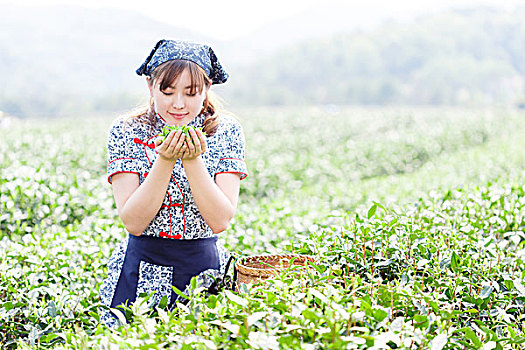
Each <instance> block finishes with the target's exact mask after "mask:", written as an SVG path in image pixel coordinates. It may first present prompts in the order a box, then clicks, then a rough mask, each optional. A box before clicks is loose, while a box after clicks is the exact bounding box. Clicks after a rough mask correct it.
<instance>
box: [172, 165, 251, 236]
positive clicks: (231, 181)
mask: <svg viewBox="0 0 525 350" xmlns="http://www.w3.org/2000/svg"><path fill="white" fill-rule="evenodd" d="M182 164H183V165H184V170H185V171H186V176H187V178H188V182H189V183H190V188H191V193H192V195H193V199H194V200H195V203H196V204H197V207H198V208H199V211H200V213H201V215H202V217H203V218H204V220H205V221H206V223H207V224H208V226H209V227H210V228H211V230H212V231H213V233H219V232H222V231H224V230H226V228H228V225H229V224H230V220H231V219H232V218H233V216H234V215H235V211H236V209H237V200H238V198H239V187H240V181H241V180H240V175H239V174H218V175H217V176H216V179H215V182H214V181H213V179H212V178H211V177H210V175H209V173H208V171H207V169H206V167H205V165H204V162H203V161H202V159H201V157H197V158H194V159H191V160H183V161H182Z"/></svg>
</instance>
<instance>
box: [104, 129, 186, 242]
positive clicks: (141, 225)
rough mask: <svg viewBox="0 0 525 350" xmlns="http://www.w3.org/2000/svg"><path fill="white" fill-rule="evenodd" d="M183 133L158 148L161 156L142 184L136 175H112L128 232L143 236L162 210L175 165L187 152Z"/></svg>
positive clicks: (169, 138)
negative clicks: (185, 151)
mask: <svg viewBox="0 0 525 350" xmlns="http://www.w3.org/2000/svg"><path fill="white" fill-rule="evenodd" d="M181 134H182V133H181V132H180V131H179V132H177V133H175V132H172V133H171V134H170V135H169V136H168V137H167V138H166V140H165V141H164V142H163V143H162V144H161V145H160V146H157V152H159V156H158V157H157V158H156V159H155V162H154V163H153V166H152V167H151V170H150V172H149V174H148V176H147V177H146V179H145V180H144V182H143V183H142V184H139V178H138V176H137V175H136V174H130V173H119V174H115V175H113V176H112V187H113V197H114V198H115V203H116V205H117V210H118V214H119V216H120V219H121V220H122V222H123V223H124V226H125V227H126V230H128V232H129V233H131V234H132V235H135V236H140V235H141V234H142V232H144V230H145V229H146V228H147V227H148V225H149V223H150V222H151V220H153V218H154V217H155V215H157V212H158V211H159V209H160V207H161V206H162V201H163V200H164V196H165V195H166V191H167V189H168V185H169V182H170V177H171V173H172V171H173V166H174V165H175V162H176V161H177V159H178V158H179V157H180V156H181V155H182V154H183V152H184V150H185V146H184V137H181Z"/></svg>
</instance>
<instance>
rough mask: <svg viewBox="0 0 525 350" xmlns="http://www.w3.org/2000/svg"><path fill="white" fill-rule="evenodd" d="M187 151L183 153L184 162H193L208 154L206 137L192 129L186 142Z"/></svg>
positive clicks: (197, 130)
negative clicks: (205, 153)
mask: <svg viewBox="0 0 525 350" xmlns="http://www.w3.org/2000/svg"><path fill="white" fill-rule="evenodd" d="M184 145H185V146H186V149H185V150H184V152H183V155H182V157H181V158H182V160H192V159H195V158H197V157H198V156H200V155H201V154H203V153H204V152H206V137H205V136H204V134H203V133H202V131H201V130H199V129H194V128H190V130H189V133H188V136H186V139H185V140H184Z"/></svg>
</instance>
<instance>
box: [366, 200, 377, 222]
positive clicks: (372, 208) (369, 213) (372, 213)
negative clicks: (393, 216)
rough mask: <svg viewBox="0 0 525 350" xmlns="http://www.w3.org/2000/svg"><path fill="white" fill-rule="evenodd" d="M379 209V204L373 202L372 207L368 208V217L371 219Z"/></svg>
mask: <svg viewBox="0 0 525 350" xmlns="http://www.w3.org/2000/svg"><path fill="white" fill-rule="evenodd" d="M376 211H377V204H375V203H374V204H373V205H372V206H371V207H370V209H368V214H367V217H368V219H370V218H371V217H372V216H374V214H375V213H376Z"/></svg>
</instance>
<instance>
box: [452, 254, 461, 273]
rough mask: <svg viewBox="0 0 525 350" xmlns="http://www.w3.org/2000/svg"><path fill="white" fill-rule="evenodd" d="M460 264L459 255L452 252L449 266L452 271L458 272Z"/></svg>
mask: <svg viewBox="0 0 525 350" xmlns="http://www.w3.org/2000/svg"><path fill="white" fill-rule="evenodd" d="M460 266H461V259H460V257H459V256H458V255H457V254H456V252H452V256H451V257H450V268H451V269H452V271H454V272H455V273H457V272H459V268H460Z"/></svg>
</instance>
